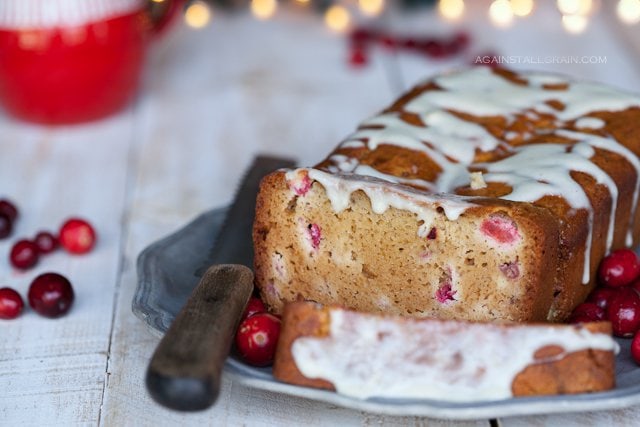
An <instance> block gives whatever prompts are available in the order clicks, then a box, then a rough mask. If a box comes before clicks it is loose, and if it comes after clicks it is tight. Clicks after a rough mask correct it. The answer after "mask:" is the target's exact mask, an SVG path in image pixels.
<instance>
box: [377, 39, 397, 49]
mask: <svg viewBox="0 0 640 427" xmlns="http://www.w3.org/2000/svg"><path fill="white" fill-rule="evenodd" d="M380 44H382V46H383V47H384V48H385V49H389V50H394V49H395V48H397V47H398V45H399V44H400V42H399V41H398V40H396V39H395V38H393V37H391V36H383V37H381V38H380Z"/></svg>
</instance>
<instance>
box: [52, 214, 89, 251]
mask: <svg viewBox="0 0 640 427" xmlns="http://www.w3.org/2000/svg"><path fill="white" fill-rule="evenodd" d="M59 240H60V244H61V245H62V246H63V247H64V248H65V249H66V250H67V251H68V252H70V253H72V254H85V253H87V252H89V251H90V250H91V249H93V246H94V245H95V243H96V232H95V231H94V230H93V227H92V226H91V224H89V223H88V222H87V221H85V220H83V219H80V218H71V219H69V220H67V221H66V222H65V223H64V224H63V225H62V227H61V228H60V236H59Z"/></svg>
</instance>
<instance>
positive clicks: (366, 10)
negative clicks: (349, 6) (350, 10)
mask: <svg viewBox="0 0 640 427" xmlns="http://www.w3.org/2000/svg"><path fill="white" fill-rule="evenodd" d="M358 6H359V7H360V11H361V12H362V14H363V15H367V16H377V15H380V13H382V10H383V9H384V0H358Z"/></svg>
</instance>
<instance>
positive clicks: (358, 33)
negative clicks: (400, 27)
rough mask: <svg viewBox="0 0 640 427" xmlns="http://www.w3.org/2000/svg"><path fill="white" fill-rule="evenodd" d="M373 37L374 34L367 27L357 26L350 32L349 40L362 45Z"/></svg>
mask: <svg viewBox="0 0 640 427" xmlns="http://www.w3.org/2000/svg"><path fill="white" fill-rule="evenodd" d="M374 38H375V34H374V33H373V32H372V31H370V30H367V29H364V28H358V29H356V30H354V31H353V32H352V33H351V41H352V42H354V43H357V44H359V45H362V44H364V43H367V42H369V41H371V40H372V39H374Z"/></svg>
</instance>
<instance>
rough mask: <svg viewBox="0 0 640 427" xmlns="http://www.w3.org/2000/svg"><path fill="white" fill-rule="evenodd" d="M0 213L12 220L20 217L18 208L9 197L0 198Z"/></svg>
mask: <svg viewBox="0 0 640 427" xmlns="http://www.w3.org/2000/svg"><path fill="white" fill-rule="evenodd" d="M0 213H3V214H5V215H6V216H7V217H9V220H10V221H11V222H14V221H15V220H16V218H18V208H16V205H14V204H13V203H11V202H10V201H9V200H7V199H0Z"/></svg>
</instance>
